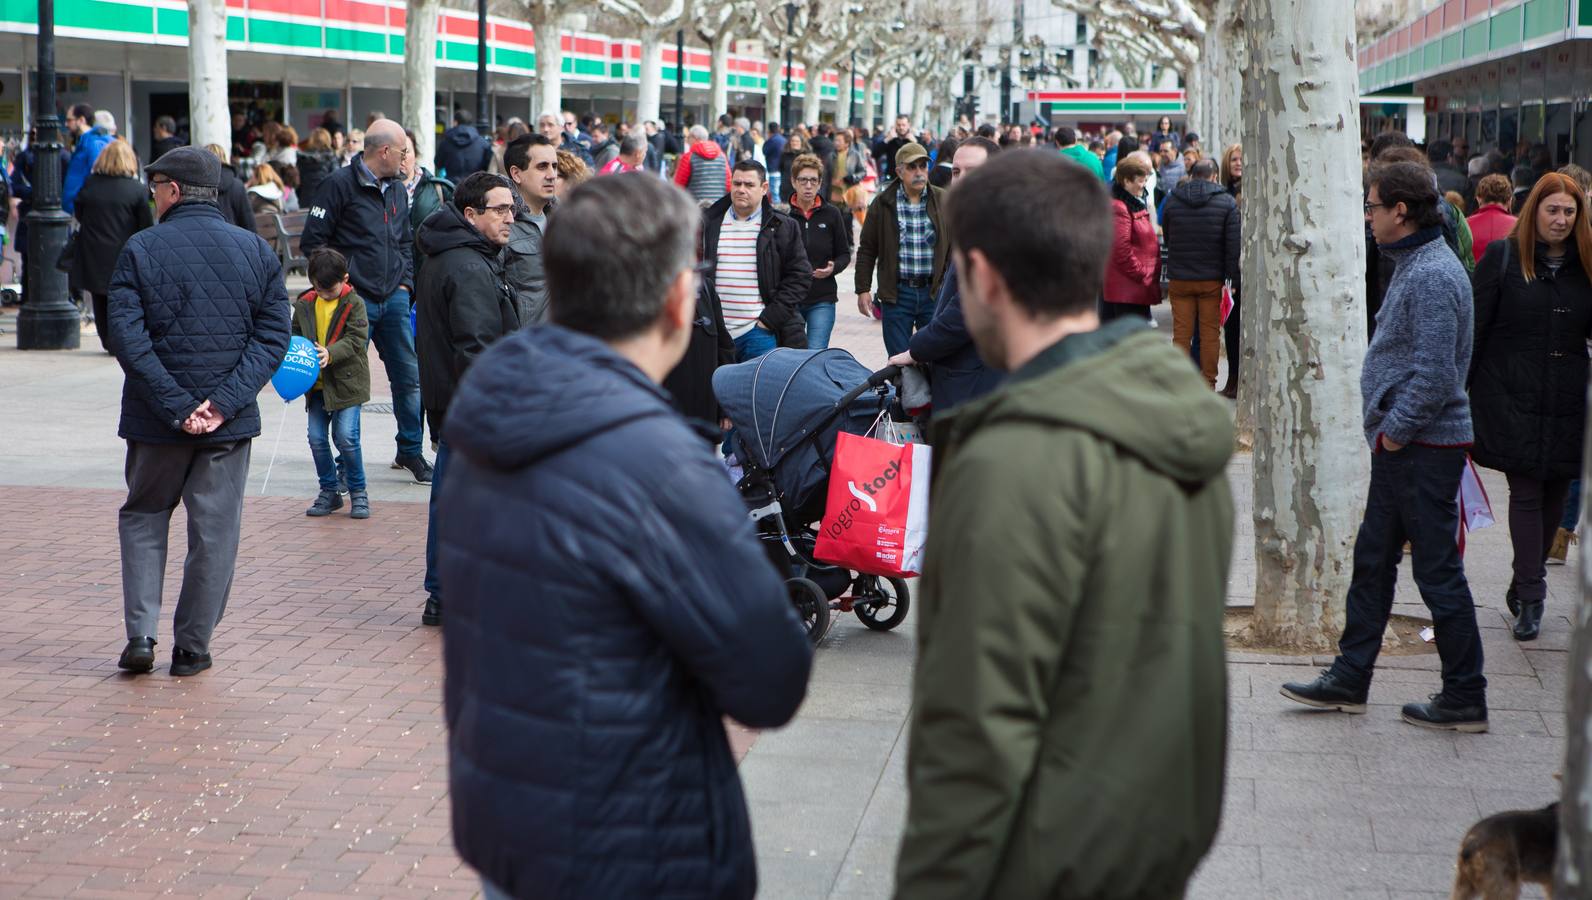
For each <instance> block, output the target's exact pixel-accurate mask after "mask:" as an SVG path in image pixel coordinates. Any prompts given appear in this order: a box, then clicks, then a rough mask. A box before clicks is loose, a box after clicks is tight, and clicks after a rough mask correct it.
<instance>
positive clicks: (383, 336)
mask: <svg viewBox="0 0 1592 900" xmlns="http://www.w3.org/2000/svg"><path fill="white" fill-rule="evenodd" d="M365 311H366V313H367V314H368V315H369V316H370V339H371V341H372V342H373V343H375V345H376V353H377V354H378V355H380V357H381V364H382V366H383V367H384V368H386V370H387V383H388V384H389V385H391V386H392V410H393V415H394V416H395V417H396V418H397V419H398V456H399V458H402V459H408V458H411V457H415V456H419V455H420V444H421V440H422V438H423V435H422V433H421V425H420V363H419V361H418V360H416V358H415V333H414V331H413V330H412V329H411V328H410V327H409V291H408V289H407V288H399V289H398V290H397V291H395V292H393V295H392V296H391V297H388V298H387V299H385V300H372V299H370V298H369V297H366V298H365Z"/></svg>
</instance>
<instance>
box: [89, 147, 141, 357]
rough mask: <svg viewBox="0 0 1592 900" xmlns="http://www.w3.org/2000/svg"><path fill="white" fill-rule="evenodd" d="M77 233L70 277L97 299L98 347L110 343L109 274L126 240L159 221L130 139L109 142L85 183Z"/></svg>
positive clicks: (105, 346) (95, 307) (95, 316)
mask: <svg viewBox="0 0 1592 900" xmlns="http://www.w3.org/2000/svg"><path fill="white" fill-rule="evenodd" d="M74 214H75V215H76V217H77V222H78V229H77V237H76V238H75V239H74V242H73V244H72V265H71V273H70V274H71V280H72V283H73V284H76V285H78V286H79V287H81V288H82V289H83V290H85V291H88V292H89V294H90V295H92V296H93V298H94V330H95V331H97V332H99V339H100V346H101V347H103V348H105V352H107V353H109V352H111V347H110V341H109V336H110V317H109V307H110V300H109V298H110V292H111V273H112V272H114V271H115V270H116V258H117V257H119V256H121V253H122V246H123V245H125V244H126V243H127V239H128V238H130V237H132V236H133V235H134V234H136V233H138V232H139V231H141V230H143V229H145V228H148V227H149V226H151V225H153V224H155V216H154V213H153V212H152V211H151V210H150V207H149V188H148V187H146V186H145V185H144V183H143V182H142V181H139V180H138V156H137V154H135V153H133V148H132V146H131V145H129V144H128V143H127V142H126V141H122V140H115V141H111V142H110V143H109V144H106V145H105V149H104V150H102V151H100V155H99V159H98V160H96V161H95V163H94V170H93V173H92V174H90V175H89V176H88V180H87V181H85V182H84V183H83V189H82V190H81V191H80V192H78V195H77V202H76V205H75V207H74Z"/></svg>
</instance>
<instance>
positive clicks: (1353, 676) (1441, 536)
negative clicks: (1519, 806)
mask: <svg viewBox="0 0 1592 900" xmlns="http://www.w3.org/2000/svg"><path fill="white" fill-rule="evenodd" d="M1464 466H1465V451H1464V449H1463V448H1459V447H1420V446H1409V447H1406V448H1404V449H1403V450H1400V451H1398V452H1397V453H1389V452H1387V451H1385V450H1384V451H1380V452H1378V453H1376V454H1375V455H1373V456H1372V457H1371V489H1370V491H1369V492H1368V494H1367V496H1366V502H1365V519H1364V520H1363V521H1362V522H1361V523H1360V533H1359V536H1358V537H1356V538H1355V541H1354V578H1353V580H1352V581H1351V583H1350V584H1349V597H1348V621H1347V622H1346V624H1345V625H1344V628H1343V637H1342V639H1340V640H1339V641H1338V658H1337V661H1336V662H1334V663H1333V664H1332V669H1333V672H1334V673H1335V674H1337V675H1338V676H1340V677H1342V678H1344V679H1345V680H1347V681H1349V682H1351V683H1355V684H1369V683H1370V681H1371V673H1372V670H1373V669H1374V668H1375V666H1376V657H1377V653H1378V652H1380V651H1381V649H1382V635H1383V632H1384V631H1386V629H1387V622H1388V616H1389V615H1390V614H1391V613H1392V610H1393V590H1394V586H1395V585H1396V584H1397V583H1398V569H1399V560H1400V559H1401V558H1402V556H1403V548H1404V542H1405V541H1409V542H1410V560H1411V564H1412V565H1413V566H1414V575H1415V585H1416V587H1418V588H1419V589H1420V591H1421V599H1422V600H1423V601H1425V603H1426V606H1427V608H1428V609H1430V610H1431V613H1432V624H1433V625H1434V626H1436V628H1437V654H1438V656H1439V657H1440V658H1441V659H1442V664H1443V693H1444V695H1446V697H1447V698H1448V699H1449V700H1450V701H1452V702H1454V703H1457V704H1461V705H1470V704H1479V703H1484V702H1485V700H1486V695H1487V679H1486V677H1484V676H1483V675H1482V653H1481V634H1480V633H1479V632H1478V631H1477V628H1476V609H1475V606H1474V605H1473V604H1472V601H1471V596H1470V586H1469V584H1468V583H1467V582H1466V581H1465V566H1464V562H1463V561H1462V559H1461V557H1460V555H1459V543H1458V540H1457V538H1458V534H1459V504H1458V503H1456V502H1455V500H1454V498H1455V497H1456V496H1458V494H1459V477H1460V473H1461V472H1462V471H1463V469H1464Z"/></svg>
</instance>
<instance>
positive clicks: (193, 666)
mask: <svg viewBox="0 0 1592 900" xmlns="http://www.w3.org/2000/svg"><path fill="white" fill-rule="evenodd" d="M208 668H210V654H208V653H205V654H203V655H201V654H198V653H189V652H188V651H187V650H184V649H182V648H181V647H177V648H175V649H173V650H172V651H171V674H173V675H175V676H177V677H178V678H181V677H183V676H184V675H198V674H199V673H200V672H203V671H204V670H205V669H208Z"/></svg>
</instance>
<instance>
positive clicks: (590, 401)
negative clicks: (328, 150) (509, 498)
mask: <svg viewBox="0 0 1592 900" xmlns="http://www.w3.org/2000/svg"><path fill="white" fill-rule="evenodd" d="M427 221H430V220H427ZM675 414H676V413H675V412H674V410H673V408H672V407H671V406H670V403H669V396H668V394H666V393H665V392H664V390H663V388H662V387H660V386H658V385H657V384H654V383H653V382H652V381H651V380H650V379H648V378H647V376H645V375H643V374H642V372H641V370H640V369H637V368H636V367H635V365H633V364H632V363H631V362H630V361H629V360H626V359H625V358H623V357H621V356H620V355H619V354H617V353H615V352H614V351H613V350H611V349H609V348H608V345H606V344H604V343H603V342H602V341H599V340H597V339H596V338H594V337H591V336H589V335H585V334H580V333H578V332H574V331H570V330H568V329H565V328H560V327H558V326H556V325H548V326H545V327H541V328H532V329H528V330H525V331H521V332H518V333H517V334H515V335H513V336H512V337H509V338H505V339H504V340H501V341H499V342H498V343H496V344H494V345H492V347H490V348H489V349H488V350H487V351H486V352H485V353H483V354H482V355H481V357H480V359H478V360H477V361H476V365H474V366H472V367H471V370H470V373H469V375H468V377H466V378H465V379H464V382H463V383H462V384H461V385H460V386H459V392H458V393H457V394H456V395H455V396H454V398H453V405H452V406H450V407H449V409H448V419H447V424H446V426H445V430H446V431H447V440H448V444H449V445H450V446H451V447H453V448H455V449H457V450H460V451H461V452H463V453H465V454H467V455H469V457H470V458H471V459H473V460H475V461H477V462H478V463H480V464H482V465H485V466H489V467H491V468H494V469H499V470H514V469H521V468H524V467H526V466H528V465H530V464H532V463H534V462H536V461H537V460H540V459H542V458H544V457H547V456H551V455H553V454H555V453H558V452H560V451H562V450H566V449H568V448H570V447H574V446H576V445H578V444H580V443H582V442H584V441H586V440H588V439H590V438H592V437H594V436H596V435H598V434H602V433H604V432H607V431H610V430H612V429H613V428H615V427H617V426H619V425H621V424H623V423H626V422H631V421H634V420H636V419H642V418H648V417H651V416H672V415H675Z"/></svg>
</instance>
